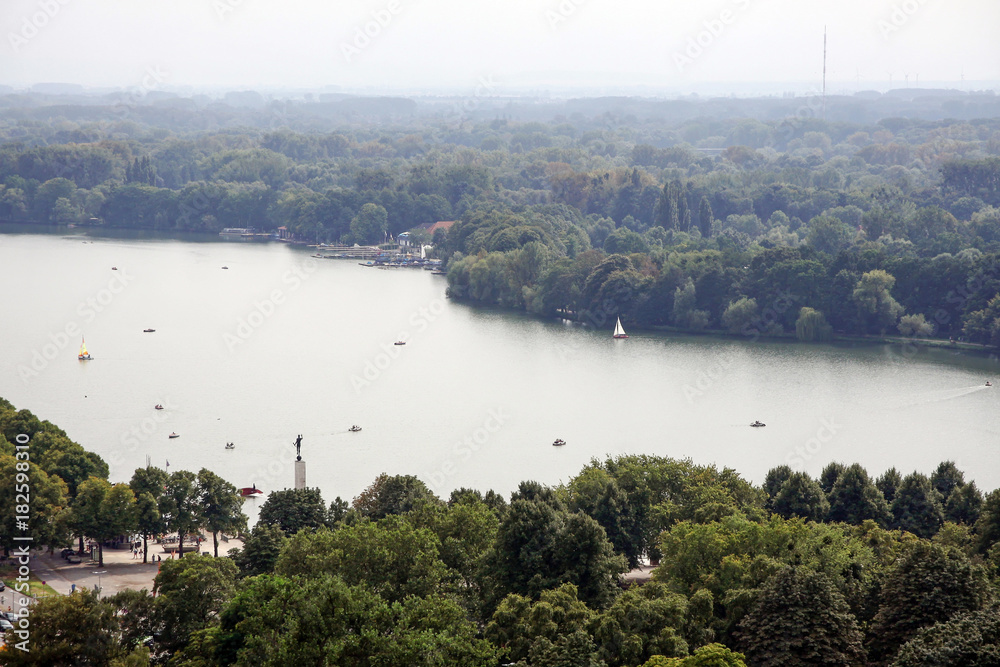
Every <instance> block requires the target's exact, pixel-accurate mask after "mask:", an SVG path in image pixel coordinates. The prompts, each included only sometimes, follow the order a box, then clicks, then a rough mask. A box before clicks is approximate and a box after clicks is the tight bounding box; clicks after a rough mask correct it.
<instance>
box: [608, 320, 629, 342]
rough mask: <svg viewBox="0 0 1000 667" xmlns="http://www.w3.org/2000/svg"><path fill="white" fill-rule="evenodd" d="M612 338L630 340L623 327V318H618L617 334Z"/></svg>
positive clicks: (616, 324)
mask: <svg viewBox="0 0 1000 667" xmlns="http://www.w3.org/2000/svg"><path fill="white" fill-rule="evenodd" d="M611 337H612V338H628V334H627V333H625V327H623V326H622V318H620V317H619V318H618V321H617V322H616V323H615V333H614V334H612V336H611Z"/></svg>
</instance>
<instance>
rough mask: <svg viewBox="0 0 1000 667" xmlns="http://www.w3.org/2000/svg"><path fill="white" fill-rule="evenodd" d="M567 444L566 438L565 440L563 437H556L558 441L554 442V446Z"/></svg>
mask: <svg viewBox="0 0 1000 667" xmlns="http://www.w3.org/2000/svg"><path fill="white" fill-rule="evenodd" d="M565 444H566V441H565V440H563V439H562V438H556V441H555V442H553V443H552V446H553V447H562V446H563V445H565Z"/></svg>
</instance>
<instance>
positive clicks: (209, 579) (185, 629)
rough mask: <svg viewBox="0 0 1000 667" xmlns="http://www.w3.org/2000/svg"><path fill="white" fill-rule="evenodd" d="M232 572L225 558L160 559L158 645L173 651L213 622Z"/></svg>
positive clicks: (231, 588) (229, 590) (229, 592)
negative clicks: (161, 560)
mask: <svg viewBox="0 0 1000 667" xmlns="http://www.w3.org/2000/svg"><path fill="white" fill-rule="evenodd" d="M174 474H177V473H174ZM192 476H193V475H192ZM236 575H237V569H236V565H235V564H234V563H233V561H231V560H230V559H228V558H183V559H179V560H165V561H163V562H162V563H161V564H160V571H159V573H157V575H156V578H155V579H154V580H153V595H155V596H156V598H157V600H156V618H157V623H158V627H159V629H160V633H159V637H158V639H157V643H158V645H159V646H160V647H161V648H163V650H165V651H166V652H167V653H174V652H176V651H179V650H180V649H182V648H183V647H184V646H186V645H187V643H188V641H189V640H190V638H191V635H192V634H193V633H194V632H196V631H198V630H202V629H204V628H206V627H208V626H209V625H210V624H214V623H216V622H217V619H218V614H219V612H221V611H222V609H223V607H224V606H225V605H226V603H227V602H228V601H229V599H230V598H231V597H232V596H233V593H234V592H235V589H236Z"/></svg>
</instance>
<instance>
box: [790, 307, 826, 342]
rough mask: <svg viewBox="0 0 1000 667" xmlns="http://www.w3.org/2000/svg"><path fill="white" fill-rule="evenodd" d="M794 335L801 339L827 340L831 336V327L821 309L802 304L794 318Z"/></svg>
mask: <svg viewBox="0 0 1000 667" xmlns="http://www.w3.org/2000/svg"><path fill="white" fill-rule="evenodd" d="M795 337H796V338H798V339H799V340H801V341H805V342H812V341H828V340H830V339H831V338H832V337H833V327H832V326H830V324H829V323H828V322H827V321H826V317H825V316H824V315H823V313H822V311H819V310H814V309H812V308H808V307H806V306H803V307H802V308H801V309H799V317H798V319H797V320H795Z"/></svg>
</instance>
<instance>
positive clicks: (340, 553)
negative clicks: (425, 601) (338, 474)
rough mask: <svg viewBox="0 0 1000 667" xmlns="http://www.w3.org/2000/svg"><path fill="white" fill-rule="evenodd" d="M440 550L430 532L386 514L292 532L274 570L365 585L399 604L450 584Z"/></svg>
mask: <svg viewBox="0 0 1000 667" xmlns="http://www.w3.org/2000/svg"><path fill="white" fill-rule="evenodd" d="M439 550H440V542H439V541H438V538H437V536H436V535H434V533H433V532H431V531H430V530H428V529H426V528H414V527H413V526H412V525H411V524H410V523H409V522H408V521H406V520H405V519H404V518H403V517H399V516H390V517H387V518H385V519H383V520H382V521H378V522H362V523H358V524H355V525H353V526H347V527H344V528H341V529H339V530H336V531H330V530H328V529H326V528H322V529H320V530H318V531H316V532H308V531H302V532H300V533H297V534H296V535H294V536H292V537H291V538H289V540H288V543H287V544H285V545H284V547H283V548H282V550H281V554H280V555H279V556H278V562H277V563H276V564H275V571H276V572H277V573H278V574H280V575H282V576H289V577H290V576H302V577H318V576H323V575H331V576H337V577H340V578H341V579H343V580H344V581H346V582H347V583H348V584H349V585H351V586H357V585H361V584H364V585H365V586H368V587H369V588H370V590H372V591H373V592H375V593H377V594H378V595H381V596H382V597H383V598H385V599H387V600H390V601H394V600H402V599H403V598H405V597H406V596H408V595H415V596H418V597H423V596H426V595H431V594H433V593H435V592H436V591H437V590H438V587H439V586H444V585H445V584H450V583H451V582H450V581H449V579H450V578H451V576H452V575H451V573H450V571H449V570H448V567H447V566H446V565H445V564H444V562H443V561H442V560H441V558H440V556H439Z"/></svg>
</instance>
